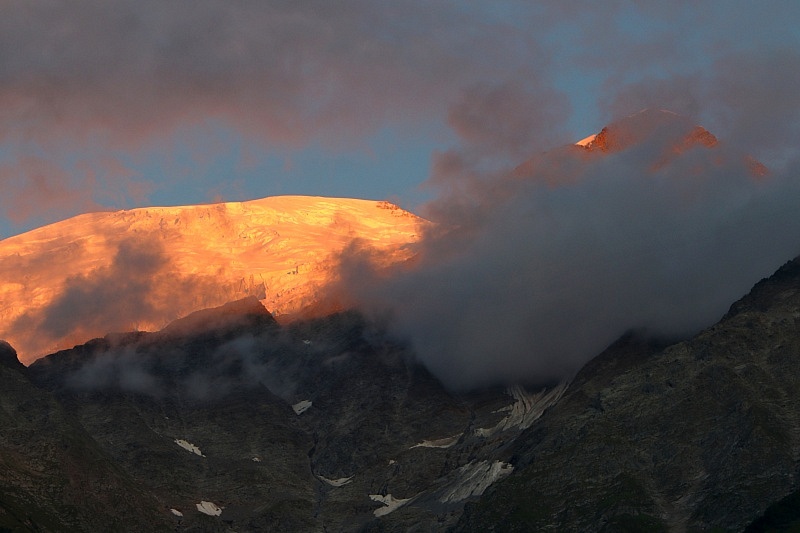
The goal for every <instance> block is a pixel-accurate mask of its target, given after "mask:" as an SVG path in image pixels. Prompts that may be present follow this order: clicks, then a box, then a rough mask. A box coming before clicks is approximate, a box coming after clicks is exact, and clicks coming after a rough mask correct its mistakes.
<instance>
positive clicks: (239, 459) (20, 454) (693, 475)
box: [0, 111, 800, 532]
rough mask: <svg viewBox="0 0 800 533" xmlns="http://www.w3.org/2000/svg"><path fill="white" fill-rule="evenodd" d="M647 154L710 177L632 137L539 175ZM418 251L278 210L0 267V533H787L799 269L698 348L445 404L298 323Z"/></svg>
mask: <svg viewBox="0 0 800 533" xmlns="http://www.w3.org/2000/svg"><path fill="white" fill-rule="evenodd" d="M652 132H660V133H659V134H663V135H664V138H665V140H666V141H668V142H666V143H665V144H664V145H663V150H661V151H658V152H655V153H653V154H651V155H652V159H651V161H649V163H652V167H653V168H659V167H660V166H663V165H668V164H669V162H670V160H671V158H674V157H679V156H680V154H681V153H683V152H684V151H687V150H694V149H701V150H716V149H718V144H719V143H718V141H717V140H716V138H714V136H713V135H712V134H711V133H709V132H708V131H706V130H704V129H702V128H700V127H699V126H695V125H693V124H692V123H691V122H687V121H686V120H684V119H682V118H680V117H678V118H675V116H674V115H672V114H670V113H668V112H664V111H645V112H642V113H640V114H637V115H634V116H633V117H628V119H626V120H623V121H619V122H617V123H614V124H611V125H609V126H608V127H607V128H605V129H604V130H603V131H601V132H600V133H598V134H597V135H595V136H592V137H589V138H587V139H584V140H583V141H580V142H579V143H577V144H576V145H572V146H569V147H564V148H563V152H564V153H568V154H572V155H570V157H573V156H574V157H576V158H577V159H578V160H586V159H587V158H595V157H609V154H611V156H613V154H615V153H619V152H620V151H624V150H626V149H627V148H628V147H630V146H632V145H635V144H636V143H637V142H638V139H639V138H640V136H642V135H650V134H652ZM664 132H666V133H664ZM720 154H722V152H720ZM725 154H727V152H725ZM720 157H723V155H720ZM725 157H727V155H725ZM738 164H741V165H745V168H747V169H748V171H749V172H750V176H751V177H752V179H754V180H760V179H765V178H766V176H767V171H766V169H765V168H764V167H763V165H761V164H760V163H758V162H756V161H755V160H753V159H748V158H746V157H745V158H742V159H741V160H739V162H738ZM537 165H538V160H533V159H532V160H530V161H527V162H525V163H523V164H521V165H520V166H519V167H518V168H517V169H516V170H515V179H525V177H526V176H529V175H531V173H533V172H535V169H536V167H537ZM431 225H432V224H431V223H429V222H427V221H425V220H423V219H421V218H419V217H416V216H415V215H413V214H411V213H408V212H406V211H404V210H402V209H400V208H398V207H396V206H394V205H393V204H390V203H387V202H373V201H366V200H348V199H326V198H309V197H277V198H267V199H263V200H256V201H252V202H244V203H229V204H217V205H212V206H195V207H180V208H177V207H176V208H146V209H136V210H130V211H121V212H116V213H94V214H89V215H82V216H79V217H75V218H72V219H69V220H66V221H64V222H60V223H56V224H53V225H50V226H47V227H44V228H40V229H38V230H34V231H31V232H28V233H26V234H23V235H19V236H16V237H13V238H10V239H6V240H4V241H2V242H0V298H2V309H0V311H1V312H2V315H0V332H2V335H3V336H5V338H6V339H8V340H9V342H8V343H7V342H0V532H2V531H47V532H55V531H186V532H192V531H197V532H199V531H208V532H233V531H238V532H244V531H254V532H259V531H264V532H267V531H274V532H278V531H280V532H286V531H296V532H350V531H352V532H356V531H359V532H433V531H459V532H460V531H464V532H485V531H497V532H500V531H519V532H527V531H590V532H601V531H602V532H612V531H619V532H621V531H679V532H694V531H697V532H700V531H708V532H712V531H714V532H722V531H730V532H738V531H745V530H747V531H792V530H794V531H796V530H797V528H798V527H800V511H798V506H797V501H798V499H799V498H800V496H798V495H799V494H800V478H799V477H798V475H799V474H800V404H798V402H797V401H796V399H797V395H798V393H800V258H795V259H792V258H790V257H787V258H785V260H787V262H785V264H783V266H780V265H775V269H776V270H775V272H774V274H772V275H771V276H769V277H766V278H764V279H762V280H760V281H759V280H757V279H754V280H753V281H752V283H753V284H754V286H753V287H752V290H750V292H749V293H748V294H745V295H742V296H741V298H740V299H738V300H737V301H735V302H731V305H730V308H729V309H728V311H727V313H725V314H724V316H721V317H720V319H719V320H718V321H717V322H716V323H714V324H707V325H706V327H704V328H703V329H702V330H701V331H699V332H696V333H692V334H687V335H685V336H683V337H680V338H678V337H676V336H664V335H656V334H653V333H651V332H650V331H649V330H643V329H637V328H632V329H630V330H629V331H627V332H626V333H624V334H623V335H621V336H620V337H619V338H618V339H617V340H616V341H615V342H613V343H611V344H610V345H609V346H607V347H606V348H605V349H604V350H598V351H599V352H601V353H596V354H595V353H593V354H586V358H585V359H584V361H586V360H588V361H589V362H588V363H587V364H585V365H584V366H583V367H582V368H581V369H580V371H579V372H577V373H576V374H575V375H572V376H569V377H568V378H566V379H564V380H563V381H561V382H536V381H535V380H530V379H528V380H523V379H520V380H519V381H518V382H507V383H496V384H495V385H494V386H490V387H483V388H479V389H472V390H451V389H449V388H447V387H445V386H444V385H443V384H442V381H440V379H439V377H437V375H434V374H433V373H432V372H431V371H429V370H428V369H427V367H426V366H424V365H423V364H422V363H421V362H420V359H419V358H418V356H417V353H415V348H414V345H413V344H412V343H411V342H409V341H408V340H407V339H405V338H403V337H402V336H399V335H397V334H396V333H395V332H394V331H393V330H392V329H391V327H390V321H391V317H390V316H374V315H372V314H369V313H368V312H366V311H364V310H359V309H333V308H329V307H325V306H324V305H322V303H321V302H320V301H319V294H320V291H321V290H322V289H323V288H324V287H325V286H326V284H328V283H329V282H331V281H334V280H335V279H336V275H337V274H336V261H337V254H339V253H341V252H342V251H343V250H345V249H346V248H347V247H348V246H349V245H351V243H352V242H353V241H360V242H362V243H367V244H368V245H371V246H373V247H374V248H376V249H378V250H380V251H381V252H382V253H381V254H379V257H380V258H381V260H383V261H387V262H389V263H391V264H394V265H403V266H404V267H405V266H408V268H413V263H414V261H413V260H412V259H414V254H415V253H416V251H417V250H418V249H417V248H415V247H414V244H415V243H417V242H418V241H419V240H420V239H422V238H423V237H424V234H425V231H426V228H428V227H431ZM89 301H91V302H95V304H94V305H95V307H90V306H87V305H86V302H89ZM721 314H722V313H721ZM492 334H493V333H492V330H491V329H489V328H487V330H486V335H489V336H491V335H492ZM614 335H615V336H616V335H617V333H615V334H614ZM612 338H613V337H612ZM495 340H496V341H497V345H498V346H500V345H502V342H501V341H502V340H503V339H495ZM16 350H19V354H20V355H18V354H17V351H16ZM490 356H491V354H487V357H490ZM23 363H25V364H26V365H27V366H25V365H23ZM793 528H794V529H793Z"/></svg>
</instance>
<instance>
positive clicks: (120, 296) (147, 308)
mask: <svg viewBox="0 0 800 533" xmlns="http://www.w3.org/2000/svg"><path fill="white" fill-rule="evenodd" d="M98 238H107V237H104V236H99V237H98ZM80 246H81V245H76V246H75V247H73V248H70V247H67V248H66V252H65V253H72V254H76V255H79V254H80V253H82V252H81V247H80ZM70 250H71V251H70ZM42 261H49V262H51V261H52V258H50V257H47V258H45V259H42ZM34 266H36V268H33V267H34ZM52 267H54V268H58V265H53V266H52ZM52 267H51V268H52ZM26 270H27V271H35V272H43V273H45V274H44V275H46V272H48V269H47V268H39V266H38V265H32V264H31V263H30V259H28V258H26V257H24V256H22V257H18V256H12V257H9V258H5V259H4V260H3V261H0V274H3V273H4V272H5V274H3V275H4V276H5V277H6V278H7V279H20V280H22V281H23V282H25V283H28V281H26V280H24V279H23V278H22V277H21V276H20V275H19V273H20V272H24V271H26ZM30 281H31V282H32V283H35V280H30ZM242 296H245V294H242V293H241V291H240V290H239V288H238V287H233V286H228V285H226V284H225V283H224V282H223V283H220V282H219V281H218V280H215V279H213V278H211V277H205V276H201V275H189V276H184V275H179V274H177V271H176V270H175V269H173V268H172V265H171V263H170V260H169V259H168V256H167V254H166V253H165V250H164V248H163V245H162V244H161V240H160V236H159V235H158V234H152V235H151V234H146V233H145V234H141V235H135V234H134V235H129V236H127V237H126V238H124V239H123V240H121V241H120V242H119V243H118V244H117V247H116V253H115V255H114V257H113V259H112V260H111V262H110V264H108V265H107V266H102V267H98V268H95V269H94V270H92V271H90V272H86V273H84V274H80V275H77V276H73V277H70V278H67V280H66V281H65V282H64V285H63V287H61V288H60V290H59V293H58V294H57V295H56V296H55V298H54V299H53V300H52V302H50V303H49V304H48V305H46V306H39V307H36V306H31V307H30V308H29V309H28V310H27V311H26V312H25V313H24V314H22V315H21V316H18V317H17V318H16V319H15V320H14V321H13V322H12V323H11V324H9V326H8V327H6V328H5V335H6V336H7V338H8V339H9V340H10V341H11V342H12V344H13V345H15V346H16V347H17V348H18V349H19V350H20V352H21V353H22V354H23V360H24V362H30V361H33V360H34V359H35V358H36V357H37V356H39V355H41V354H43V353H47V352H49V351H53V350H55V349H63V348H66V347H69V346H71V345H73V344H77V343H81V342H85V341H86V340H87V339H91V338H94V337H100V336H103V335H105V334H107V333H110V332H127V331H134V330H139V329H144V330H147V329H154V328H160V327H163V326H164V325H166V324H167V323H168V322H170V321H172V320H175V319H177V318H179V317H180V316H181V315H183V314H186V313H187V311H191V310H194V309H198V308H203V307H211V306H215V305H220V304H222V303H224V302H226V301H229V300H234V299H237V298H241V297H242Z"/></svg>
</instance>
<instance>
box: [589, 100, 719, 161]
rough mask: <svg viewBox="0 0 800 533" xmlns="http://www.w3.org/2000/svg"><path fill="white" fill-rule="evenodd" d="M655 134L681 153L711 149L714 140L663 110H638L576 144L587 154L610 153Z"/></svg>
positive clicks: (712, 137)
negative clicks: (692, 149)
mask: <svg viewBox="0 0 800 533" xmlns="http://www.w3.org/2000/svg"><path fill="white" fill-rule="evenodd" d="M655 134H662V135H667V136H668V138H669V140H670V144H671V146H672V150H673V151H674V152H676V153H681V152H684V151H686V150H688V149H689V148H693V147H695V146H704V147H706V148H713V147H714V146H716V145H717V144H718V141H717V138H716V137H715V136H714V135H713V134H712V133H711V132H709V131H708V130H706V129H705V128H703V127H702V126H699V125H696V124H693V123H692V121H691V120H690V119H689V118H688V117H685V116H683V115H678V114H677V113H673V112H672V111H667V110H665V109H652V108H647V109H642V110H641V111H639V112H637V113H634V114H632V115H628V116H627V117H625V118H623V119H621V120H617V121H615V122H612V123H611V124H609V125H608V126H606V127H604V128H603V129H602V130H600V132H599V133H596V134H595V135H590V136H589V137H586V138H585V139H582V140H580V141H578V142H577V143H575V144H577V145H578V146H582V147H584V148H585V149H587V150H589V151H600V152H606V153H613V152H619V151H622V150H625V149H627V148H630V147H631V146H634V145H637V144H639V143H641V142H643V141H645V140H647V139H649V138H650V137H652V136H653V135H655Z"/></svg>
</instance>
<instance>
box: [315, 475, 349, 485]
mask: <svg viewBox="0 0 800 533" xmlns="http://www.w3.org/2000/svg"><path fill="white" fill-rule="evenodd" d="M319 478H320V479H321V480H322V481H324V482H325V483H327V484H328V485H330V486H331V487H342V486H344V485H347V484H348V483H350V482H351V481H352V480H353V476H350V477H340V478H339V479H328V478H326V477H325V476H319Z"/></svg>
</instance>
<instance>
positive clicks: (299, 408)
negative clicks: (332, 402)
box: [292, 400, 311, 415]
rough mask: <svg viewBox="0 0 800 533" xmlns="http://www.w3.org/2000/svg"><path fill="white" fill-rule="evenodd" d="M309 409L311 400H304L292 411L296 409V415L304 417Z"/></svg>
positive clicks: (295, 405) (293, 407) (294, 406)
mask: <svg viewBox="0 0 800 533" xmlns="http://www.w3.org/2000/svg"><path fill="white" fill-rule="evenodd" d="M309 407H311V400H302V401H300V402H297V403H296V404H294V405H293V406H292V409H294V414H296V415H302V414H303V413H305V412H306V411H308V408H309Z"/></svg>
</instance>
